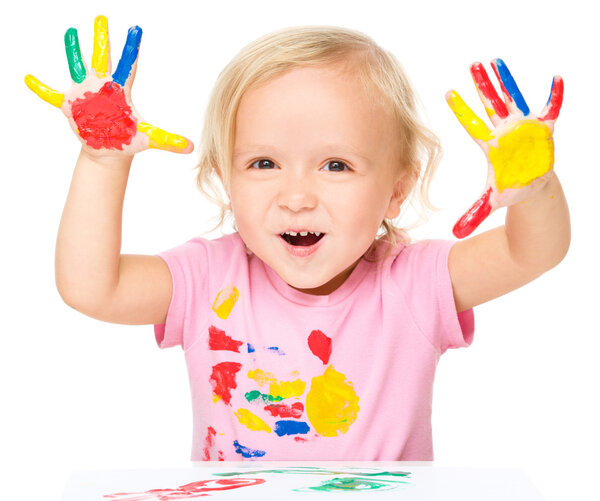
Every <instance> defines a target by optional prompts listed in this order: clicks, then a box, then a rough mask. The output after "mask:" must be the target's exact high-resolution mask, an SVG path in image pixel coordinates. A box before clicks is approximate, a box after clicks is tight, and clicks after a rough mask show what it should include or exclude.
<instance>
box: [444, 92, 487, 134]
mask: <svg viewBox="0 0 600 501" xmlns="http://www.w3.org/2000/svg"><path fill="white" fill-rule="evenodd" d="M446 101H447V102H448V106H450V109H451V110H452V111H453V112H454V114H455V115H456V118H458V121H459V122H460V123H461V124H462V126H463V127H464V128H465V130H466V131H467V132H468V133H469V135H470V136H471V137H472V138H473V139H480V140H482V141H487V140H489V139H490V129H489V128H488V126H487V125H486V124H485V122H484V121H483V120H481V118H479V117H478V116H477V115H475V113H473V110H471V108H469V107H468V106H467V105H466V104H465V102H464V101H463V100H462V98H461V97H460V96H459V95H458V93H456V92H455V91H453V90H452V91H450V92H448V93H447V94H446Z"/></svg>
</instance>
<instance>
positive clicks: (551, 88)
mask: <svg viewBox="0 0 600 501" xmlns="http://www.w3.org/2000/svg"><path fill="white" fill-rule="evenodd" d="M553 90H554V77H552V87H550V95H549V96H548V101H547V102H546V106H548V105H549V104H550V100H551V99H552V91H553Z"/></svg>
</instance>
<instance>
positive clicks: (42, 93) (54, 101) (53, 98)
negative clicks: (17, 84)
mask: <svg viewBox="0 0 600 501" xmlns="http://www.w3.org/2000/svg"><path fill="white" fill-rule="evenodd" d="M25 85H27V87H29V88H30V89H31V90H32V91H33V92H35V93H36V94H37V95H38V96H39V97H40V98H42V99H43V100H44V101H46V102H47V103H50V104H51V105H52V106H56V107H57V108H61V107H62V103H63V100H64V98H65V95H64V94H61V93H60V92H58V91H55V90H54V89H51V88H50V87H48V86H47V85H44V84H43V83H42V82H40V81H39V80H38V79H37V78H35V77H34V76H33V75H25Z"/></svg>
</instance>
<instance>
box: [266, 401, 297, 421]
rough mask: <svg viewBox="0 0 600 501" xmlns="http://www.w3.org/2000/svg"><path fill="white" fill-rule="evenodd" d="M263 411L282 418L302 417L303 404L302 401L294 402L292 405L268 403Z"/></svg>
mask: <svg viewBox="0 0 600 501" xmlns="http://www.w3.org/2000/svg"><path fill="white" fill-rule="evenodd" d="M265 411H267V412H269V413H270V414H271V416H274V417H277V416H279V417H282V418H288V417H291V418H296V419H298V418H299V417H302V413H303V412H304V405H302V402H294V403H293V404H292V405H286V404H270V405H266V406H265Z"/></svg>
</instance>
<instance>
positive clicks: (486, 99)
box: [471, 62, 508, 125]
mask: <svg viewBox="0 0 600 501" xmlns="http://www.w3.org/2000/svg"><path fill="white" fill-rule="evenodd" d="M471 76H472V77H473V81H474V82H475V87H477V92H478V93H479V98H480V99H481V102H482V103H483V106H484V107H485V111H486V113H487V114H488V117H490V120H491V121H492V123H494V125H495V124H496V123H498V122H499V120H498V118H506V117H507V116H508V110H507V109H506V105H505V104H504V101H502V99H500V96H498V93H497V92H496V89H494V86H493V85H492V82H491V81H490V78H489V77H488V74H487V72H486V71H485V68H484V67H483V65H482V64H481V63H479V62H477V63H473V64H472V65H471Z"/></svg>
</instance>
